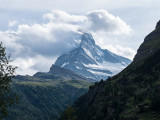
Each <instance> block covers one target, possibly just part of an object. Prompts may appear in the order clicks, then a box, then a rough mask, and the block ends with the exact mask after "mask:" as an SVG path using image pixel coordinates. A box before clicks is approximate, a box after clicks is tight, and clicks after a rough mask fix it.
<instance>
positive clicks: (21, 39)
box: [0, 10, 133, 75]
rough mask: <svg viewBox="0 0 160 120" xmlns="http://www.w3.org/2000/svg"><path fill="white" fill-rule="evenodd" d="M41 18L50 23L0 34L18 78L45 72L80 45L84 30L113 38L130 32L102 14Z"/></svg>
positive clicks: (58, 13) (116, 19) (59, 14)
mask: <svg viewBox="0 0 160 120" xmlns="http://www.w3.org/2000/svg"><path fill="white" fill-rule="evenodd" d="M43 18H45V19H48V20H49V21H48V22H46V21H45V22H42V23H35V22H34V23H32V24H20V25H18V26H17V30H14V31H11V30H8V31H5V32H2V31H0V40H1V41H2V42H3V43H4V45H5V46H6V47H7V52H8V53H11V54H12V56H14V59H15V61H14V63H13V64H14V65H16V66H17V67H19V69H18V70H17V73H18V74H30V75H33V74H34V73H35V72H37V71H48V70H49V67H51V64H53V63H54V61H55V59H56V58H57V57H58V56H59V55H61V54H63V53H66V52H68V51H70V50H72V49H73V48H75V47H77V46H78V45H79V44H78V42H77V41H78V40H79V39H80V37H81V34H82V32H81V31H83V30H84V31H92V33H93V34H96V33H97V32H99V31H103V33H104V34H106V33H109V34H112V35H114V36H115V34H116V35H117V34H118V35H119V34H129V32H130V27H129V26H128V25H127V24H126V23H125V22H124V21H122V20H121V19H120V18H119V17H115V16H113V15H112V14H110V13H108V12H106V11H104V10H99V11H91V12H89V13H88V14H87V15H70V14H69V13H66V12H64V11H57V10H56V11H52V12H51V13H48V14H44V15H43ZM99 22H100V23H99ZM88 23H92V24H88ZM12 25H13V24H12ZM12 25H11V26H12ZM90 25H91V26H90ZM102 37H103V36H102ZM96 41H98V39H97V40H96ZM104 43H105V42H104ZM113 48H115V49H116V50H114V52H115V53H117V54H120V55H123V56H125V55H127V56H128V57H130V56H132V52H133V51H132V50H131V49H129V48H128V49H127V50H128V51H129V53H125V52H124V51H125V50H126V49H125V50H124V49H123V48H121V47H115V46H114V47H113ZM113 48H112V49H113Z"/></svg>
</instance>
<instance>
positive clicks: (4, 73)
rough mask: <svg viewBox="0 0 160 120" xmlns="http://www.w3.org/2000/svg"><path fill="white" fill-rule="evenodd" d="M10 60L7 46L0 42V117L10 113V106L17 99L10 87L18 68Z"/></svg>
mask: <svg viewBox="0 0 160 120" xmlns="http://www.w3.org/2000/svg"><path fill="white" fill-rule="evenodd" d="M10 62H11V60H10V56H7V55H6V52H5V48H4V47H3V46H2V43H0V119H2V118H3V117H5V116H6V115H7V114H8V111H7V108H8V106H10V105H12V104H13V103H14V102H15V101H16V99H17V95H15V94H14V93H13V92H12V91H11V87H10V83H11V78H12V77H13V76H14V72H15V69H16V68H14V67H12V66H11V65H10ZM11 76H12V77H11Z"/></svg>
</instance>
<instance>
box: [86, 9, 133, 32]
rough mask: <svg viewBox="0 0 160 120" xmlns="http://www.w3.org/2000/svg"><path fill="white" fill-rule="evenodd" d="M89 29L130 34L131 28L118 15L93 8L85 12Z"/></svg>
mask: <svg viewBox="0 0 160 120" xmlns="http://www.w3.org/2000/svg"><path fill="white" fill-rule="evenodd" d="M87 16H88V18H89V22H91V23H90V24H91V25H90V26H89V29H90V30H91V31H94V32H107V33H111V34H118V35H119V34H127V35H128V34H130V32H131V31H132V29H131V28H130V26H129V25H127V24H126V23H125V22H124V21H123V20H122V19H121V18H120V17H118V16H117V17H116V16H114V15H112V14H110V13H108V12H107V11H105V10H95V11H91V12H88V14H87Z"/></svg>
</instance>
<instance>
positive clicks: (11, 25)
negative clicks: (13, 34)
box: [8, 21, 18, 27]
mask: <svg viewBox="0 0 160 120" xmlns="http://www.w3.org/2000/svg"><path fill="white" fill-rule="evenodd" d="M17 24H18V22H17V21H10V22H9V24H8V26H9V27H14V26H15V25H17Z"/></svg>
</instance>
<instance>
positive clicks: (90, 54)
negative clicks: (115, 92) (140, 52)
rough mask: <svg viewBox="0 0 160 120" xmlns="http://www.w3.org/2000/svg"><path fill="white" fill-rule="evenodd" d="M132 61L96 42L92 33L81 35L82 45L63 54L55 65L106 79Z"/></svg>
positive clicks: (83, 74)
mask: <svg viewBox="0 0 160 120" xmlns="http://www.w3.org/2000/svg"><path fill="white" fill-rule="evenodd" d="M130 63H131V61H130V60H129V59H127V58H124V57H121V56H118V55H116V54H114V53H111V52H110V51H108V50H103V49H101V48H100V47H99V46H98V45H96V44H95V40H94V38H93V36H92V34H91V33H88V32H84V33H83V34H82V35H81V42H80V46H78V47H77V48H75V49H73V50H72V51H70V52H69V53H65V54H63V55H61V56H60V57H59V58H58V59H57V60H56V62H55V64H54V65H56V66H59V67H63V68H66V69H69V70H72V71H74V72H77V73H79V74H81V75H82V76H85V77H87V78H91V79H94V80H101V79H106V78H108V76H113V75H115V74H117V73H118V72H120V71H121V70H122V69H123V68H125V67H126V66H128V64H130Z"/></svg>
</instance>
